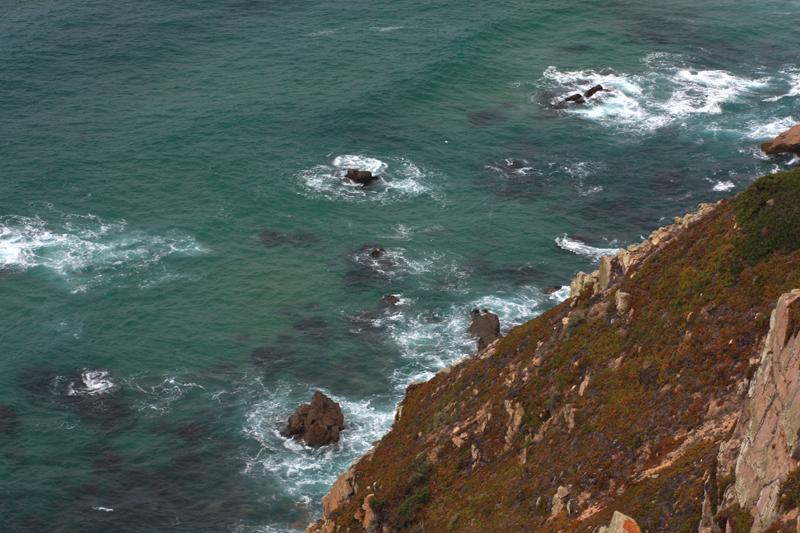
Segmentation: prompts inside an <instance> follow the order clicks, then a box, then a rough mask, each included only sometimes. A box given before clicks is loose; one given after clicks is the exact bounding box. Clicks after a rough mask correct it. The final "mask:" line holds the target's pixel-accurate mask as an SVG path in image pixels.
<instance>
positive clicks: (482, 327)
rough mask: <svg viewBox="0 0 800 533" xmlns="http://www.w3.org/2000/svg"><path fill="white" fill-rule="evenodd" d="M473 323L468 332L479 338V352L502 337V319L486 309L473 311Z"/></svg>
mask: <svg viewBox="0 0 800 533" xmlns="http://www.w3.org/2000/svg"><path fill="white" fill-rule="evenodd" d="M471 317H472V323H471V324H470V326H469V329H468V330H467V331H468V332H469V334H470V335H472V336H473V337H477V338H478V350H483V349H484V348H486V347H487V346H489V345H490V344H491V343H492V342H494V341H495V340H496V339H498V338H499V337H500V318H499V317H498V316H497V315H496V314H494V313H490V312H489V311H488V310H486V309H484V310H483V311H480V310H478V309H473V310H472V313H471Z"/></svg>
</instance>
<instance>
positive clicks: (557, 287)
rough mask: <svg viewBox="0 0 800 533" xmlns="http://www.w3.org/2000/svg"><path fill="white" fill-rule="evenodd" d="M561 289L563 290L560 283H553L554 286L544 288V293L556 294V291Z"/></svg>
mask: <svg viewBox="0 0 800 533" xmlns="http://www.w3.org/2000/svg"><path fill="white" fill-rule="evenodd" d="M560 290H561V286H560V285H553V286H552V287H547V288H546V289H545V290H544V293H545V294H555V293H557V292H558V291H560Z"/></svg>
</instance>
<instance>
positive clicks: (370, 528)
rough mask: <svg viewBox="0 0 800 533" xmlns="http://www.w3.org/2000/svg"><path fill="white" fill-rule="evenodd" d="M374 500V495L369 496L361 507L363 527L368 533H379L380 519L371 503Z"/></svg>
mask: <svg viewBox="0 0 800 533" xmlns="http://www.w3.org/2000/svg"><path fill="white" fill-rule="evenodd" d="M374 498H375V495H374V494H367V495H366V497H365V498H364V503H363V504H362V505H361V511H362V513H361V519H360V521H361V526H362V527H363V528H364V529H365V530H366V532H367V533H377V531H378V517H377V515H376V514H375V511H373V510H372V507H371V506H370V501H371V500H373V499H374Z"/></svg>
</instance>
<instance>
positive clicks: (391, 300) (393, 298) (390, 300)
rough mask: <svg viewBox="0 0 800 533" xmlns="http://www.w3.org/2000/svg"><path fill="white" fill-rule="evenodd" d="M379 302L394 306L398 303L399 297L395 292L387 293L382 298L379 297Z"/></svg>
mask: <svg viewBox="0 0 800 533" xmlns="http://www.w3.org/2000/svg"><path fill="white" fill-rule="evenodd" d="M381 303H382V304H383V305H386V306H389V307H394V306H395V305H397V304H399V303H400V297H399V296H397V295H396V294H387V295H386V296H384V297H383V298H381Z"/></svg>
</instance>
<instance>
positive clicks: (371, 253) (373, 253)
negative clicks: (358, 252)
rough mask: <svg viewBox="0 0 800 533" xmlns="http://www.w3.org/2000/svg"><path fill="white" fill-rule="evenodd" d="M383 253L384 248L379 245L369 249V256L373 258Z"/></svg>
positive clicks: (381, 255) (384, 253) (384, 252)
mask: <svg viewBox="0 0 800 533" xmlns="http://www.w3.org/2000/svg"><path fill="white" fill-rule="evenodd" d="M384 255H386V250H385V249H383V248H381V247H380V246H377V247H375V248H372V249H371V250H370V251H369V256H370V257H372V258H373V259H378V258H380V257H383V256H384Z"/></svg>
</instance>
